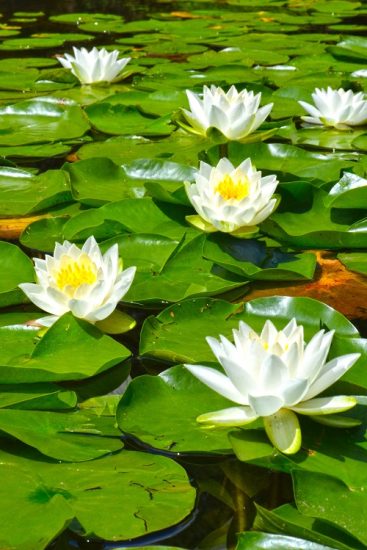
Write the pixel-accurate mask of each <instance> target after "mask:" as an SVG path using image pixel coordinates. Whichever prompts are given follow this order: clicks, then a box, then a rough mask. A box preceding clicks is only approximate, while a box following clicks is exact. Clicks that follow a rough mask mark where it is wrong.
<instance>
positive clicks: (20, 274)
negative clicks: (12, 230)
mask: <svg viewBox="0 0 367 550" xmlns="http://www.w3.org/2000/svg"><path fill="white" fill-rule="evenodd" d="M0 271H1V273H2V276H1V279H0V306H1V307H4V306H9V305H14V304H21V303H24V302H27V301H28V300H27V299H26V297H25V296H24V294H23V292H22V291H21V290H20V288H18V285H19V284H20V283H25V282H29V281H33V279H34V269H33V263H32V261H31V260H30V258H28V256H26V254H24V252H22V251H21V250H20V248H18V247H17V246H16V245H15V244H11V243H7V242H4V241H0Z"/></svg>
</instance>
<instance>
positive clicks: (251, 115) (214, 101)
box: [182, 86, 273, 140]
mask: <svg viewBox="0 0 367 550" xmlns="http://www.w3.org/2000/svg"><path fill="white" fill-rule="evenodd" d="M186 94H187V98H188V101H189V104H190V109H191V111H188V110H187V109H183V115H184V117H185V119H186V122H187V123H188V125H187V124H182V125H183V127H184V128H185V129H186V130H188V131H191V132H192V133H194V134H199V135H201V136H206V135H207V131H208V130H209V128H216V129H217V130H219V131H220V132H221V133H222V134H223V135H224V136H225V137H226V138H227V139H228V140H241V139H243V138H245V137H246V136H248V135H249V134H251V133H253V132H254V131H255V130H256V129H257V128H258V127H259V126H260V124H262V123H263V122H264V120H265V119H266V117H267V116H268V114H269V113H270V111H271V109H272V107H273V104H272V103H269V104H268V105H265V106H264V107H259V105H260V101H261V93H258V94H254V92H252V91H247V90H242V91H241V92H238V91H237V89H236V87H235V86H231V88H230V89H229V90H228V92H227V93H225V92H224V91H223V90H222V88H219V87H218V88H217V87H216V86H211V87H210V88H209V87H208V86H204V89H203V94H202V98H201V97H200V95H199V94H195V93H193V92H191V91H190V90H186Z"/></svg>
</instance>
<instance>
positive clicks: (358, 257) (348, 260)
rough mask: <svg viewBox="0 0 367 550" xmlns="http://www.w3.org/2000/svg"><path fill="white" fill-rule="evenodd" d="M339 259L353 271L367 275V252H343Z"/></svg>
mask: <svg viewBox="0 0 367 550" xmlns="http://www.w3.org/2000/svg"><path fill="white" fill-rule="evenodd" d="M337 258H338V260H340V261H341V262H342V263H343V264H344V265H345V266H346V267H347V268H348V269H350V270H351V271H356V272H357V273H362V275H367V252H341V253H340V254H338V256H337Z"/></svg>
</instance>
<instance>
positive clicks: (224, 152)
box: [219, 142, 228, 159]
mask: <svg viewBox="0 0 367 550" xmlns="http://www.w3.org/2000/svg"><path fill="white" fill-rule="evenodd" d="M219 156H220V158H221V159H222V158H224V157H226V158H228V143H227V142H226V143H220V144H219Z"/></svg>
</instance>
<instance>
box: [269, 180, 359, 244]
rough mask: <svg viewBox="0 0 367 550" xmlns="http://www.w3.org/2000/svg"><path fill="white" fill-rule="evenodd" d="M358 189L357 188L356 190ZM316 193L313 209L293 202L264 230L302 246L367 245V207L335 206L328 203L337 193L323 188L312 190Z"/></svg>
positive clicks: (274, 215) (275, 216)
mask: <svg viewBox="0 0 367 550" xmlns="http://www.w3.org/2000/svg"><path fill="white" fill-rule="evenodd" d="M355 192H357V191H356V190H354V193H355ZM358 192H361V191H360V190H359V191H358ZM362 193H363V189H362ZM312 196H313V202H312V206H311V208H309V209H308V210H306V211H305V212H304V211H301V212H300V211H299V210H300V207H302V205H301V204H300V203H298V205H297V203H295V204H292V205H291V204H290V205H289V207H288V208H287V207H286V206H284V209H283V211H282V212H280V211H279V212H275V213H274V214H272V216H271V217H270V218H268V219H267V220H265V222H263V223H262V225H261V229H262V231H263V232H264V233H266V234H267V235H270V236H271V237H273V238H275V239H277V240H279V241H280V242H285V243H287V244H289V245H291V246H295V247H300V248H315V247H317V248H327V249H341V248H363V247H364V246H365V243H366V235H367V218H366V216H367V209H366V208H363V205H362V204H361V206H362V208H360V209H347V208H345V209H340V208H339V209H336V208H335V209H334V208H331V207H330V208H328V207H327V206H326V204H327V202H328V201H329V202H331V201H332V200H334V196H333V195H331V196H330V195H328V194H327V193H326V191H323V190H322V189H319V190H312ZM340 200H342V199H341V198H340ZM351 200H352V199H351ZM339 204H340V203H339Z"/></svg>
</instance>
